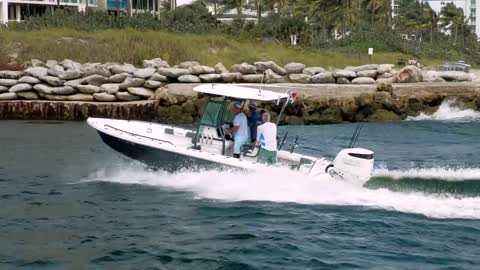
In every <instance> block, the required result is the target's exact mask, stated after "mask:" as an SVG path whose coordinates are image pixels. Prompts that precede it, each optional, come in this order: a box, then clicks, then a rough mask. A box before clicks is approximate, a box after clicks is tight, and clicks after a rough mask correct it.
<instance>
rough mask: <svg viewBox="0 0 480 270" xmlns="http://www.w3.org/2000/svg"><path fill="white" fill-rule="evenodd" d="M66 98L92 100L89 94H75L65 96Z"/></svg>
mask: <svg viewBox="0 0 480 270" xmlns="http://www.w3.org/2000/svg"><path fill="white" fill-rule="evenodd" d="M67 100H72V101H93V96H92V95H90V94H75V95H70V96H67Z"/></svg>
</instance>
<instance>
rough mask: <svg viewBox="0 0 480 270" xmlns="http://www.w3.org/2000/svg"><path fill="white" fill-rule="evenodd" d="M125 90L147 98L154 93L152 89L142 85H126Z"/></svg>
mask: <svg viewBox="0 0 480 270" xmlns="http://www.w3.org/2000/svg"><path fill="white" fill-rule="evenodd" d="M127 91H128V92H129V93H130V94H132V95H136V96H140V97H146V98H149V97H151V96H153V94H155V92H154V91H152V90H150V89H147V88H144V87H128V89H127Z"/></svg>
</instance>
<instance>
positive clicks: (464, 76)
mask: <svg viewBox="0 0 480 270" xmlns="http://www.w3.org/2000/svg"><path fill="white" fill-rule="evenodd" d="M438 76H440V77H441V78H442V79H444V80H446V81H449V82H469V81H471V80H472V78H471V77H470V75H469V74H468V73H466V72H463V71H440V72H438Z"/></svg>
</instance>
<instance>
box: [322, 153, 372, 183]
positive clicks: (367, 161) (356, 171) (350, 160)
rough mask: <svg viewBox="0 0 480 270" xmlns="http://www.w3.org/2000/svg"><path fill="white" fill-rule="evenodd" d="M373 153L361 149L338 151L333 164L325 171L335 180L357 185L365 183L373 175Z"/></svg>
mask: <svg viewBox="0 0 480 270" xmlns="http://www.w3.org/2000/svg"><path fill="white" fill-rule="evenodd" d="M374 162H375V159H374V153H373V152H372V151H370V150H368V149H363V148H348V149H343V150H342V151H340V152H339V153H338V154H337V156H336V157H335V159H334V160H333V163H332V164H331V165H329V166H327V168H326V169H325V170H326V172H327V173H329V174H330V175H331V176H333V177H335V178H341V179H343V180H346V181H353V182H357V183H361V184H364V183H366V182H367V181H368V180H369V179H370V177H371V176H372V173H373V165H374Z"/></svg>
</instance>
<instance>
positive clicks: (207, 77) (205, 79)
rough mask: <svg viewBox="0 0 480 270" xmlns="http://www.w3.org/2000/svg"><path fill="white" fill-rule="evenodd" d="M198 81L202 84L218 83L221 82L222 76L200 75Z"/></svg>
mask: <svg viewBox="0 0 480 270" xmlns="http://www.w3.org/2000/svg"><path fill="white" fill-rule="evenodd" d="M200 79H201V80H202V81H203V82H208V83H210V82H218V81H220V80H222V75H221V74H216V73H214V74H202V75H200Z"/></svg>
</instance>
